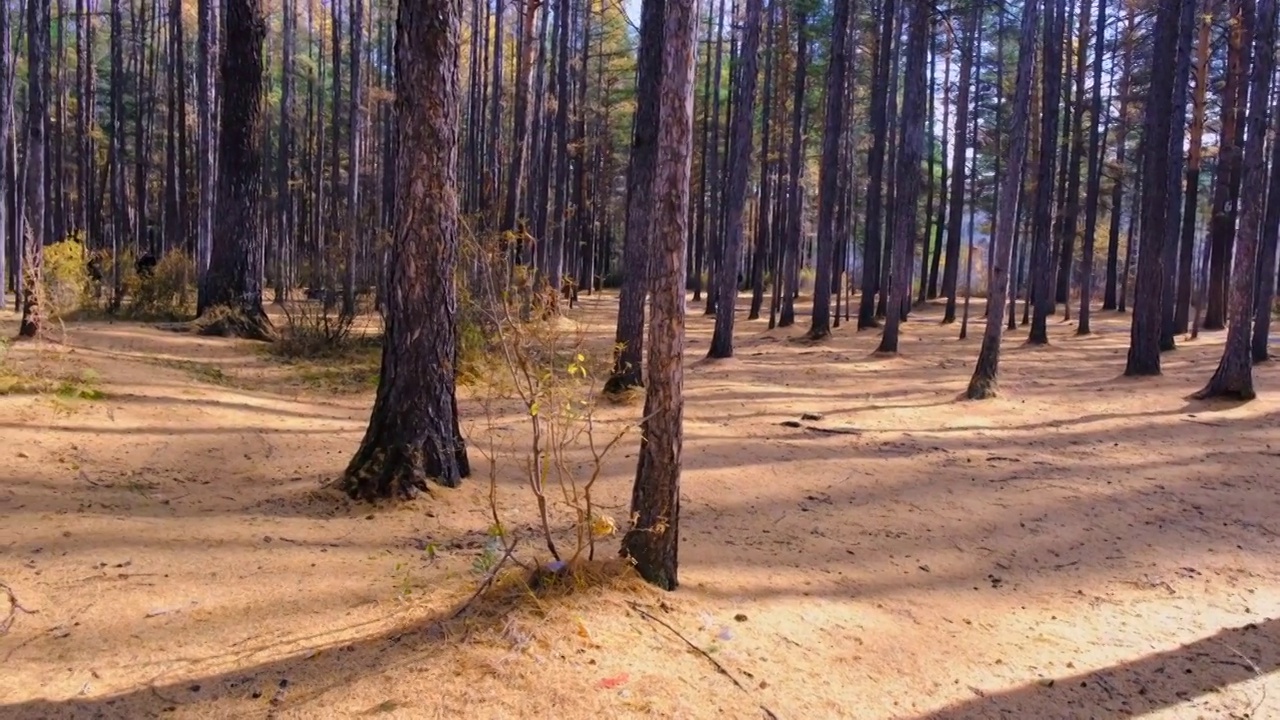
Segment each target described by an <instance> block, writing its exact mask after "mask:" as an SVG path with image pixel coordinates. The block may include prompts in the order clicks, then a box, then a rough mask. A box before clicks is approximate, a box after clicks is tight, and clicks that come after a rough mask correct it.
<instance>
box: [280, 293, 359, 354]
mask: <svg viewBox="0 0 1280 720" xmlns="http://www.w3.org/2000/svg"><path fill="white" fill-rule="evenodd" d="M283 307H284V316H285V323H284V327H282V328H280V333H279V337H278V338H277V339H276V341H275V342H274V343H272V344H271V352H272V354H274V355H278V356H280V357H283V358H286V359H289V360H304V359H316V358H336V357H341V356H342V355H344V354H345V353H347V352H348V351H349V350H350V349H351V346H352V343H353V340H355V337H354V333H353V329H354V327H355V316H354V315H353V314H350V313H344V312H342V311H341V310H339V309H326V308H325V307H324V305H323V304H322V303H317V302H296V303H285V304H284V306H283Z"/></svg>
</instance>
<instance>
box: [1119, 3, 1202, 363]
mask: <svg viewBox="0 0 1280 720" xmlns="http://www.w3.org/2000/svg"><path fill="white" fill-rule="evenodd" d="M1190 1H1191V0H1159V4H1158V5H1157V14H1156V26H1155V45H1154V48H1153V50H1152V53H1153V54H1152V67H1157V68H1159V67H1165V68H1169V67H1173V65H1174V63H1175V62H1177V53H1178V28H1179V25H1180V23H1181V19H1182V3H1183V2H1190ZM1172 102H1173V73H1171V72H1153V73H1152V74H1151V89H1150V91H1149V92H1148V94H1147V107H1146V118H1145V120H1144V122H1143V132H1142V137H1143V148H1144V149H1143V152H1142V238H1141V247H1140V248H1139V258H1138V278H1137V281H1136V285H1135V287H1134V300H1133V324H1132V326H1131V330H1130V335H1129V359H1128V363H1127V364H1126V366H1125V371H1124V374H1125V375H1129V376H1135V375H1159V374H1160V333H1161V331H1162V327H1161V325H1162V317H1161V305H1162V298H1163V292H1164V291H1163V286H1164V279H1165V272H1164V247H1165V243H1166V242H1167V238H1166V236H1165V232H1166V228H1167V227H1168V220H1169V213H1168V200H1169V193H1168V174H1169V170H1170V165H1171V159H1170V157H1169V155H1170V153H1169V137H1170V135H1171V128H1170V125H1171V123H1172V118H1173V109H1172V107H1171V103H1172Z"/></svg>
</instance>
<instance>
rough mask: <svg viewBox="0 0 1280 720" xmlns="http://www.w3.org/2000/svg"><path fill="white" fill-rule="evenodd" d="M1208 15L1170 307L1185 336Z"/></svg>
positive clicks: (1200, 46)
mask: <svg viewBox="0 0 1280 720" xmlns="http://www.w3.org/2000/svg"><path fill="white" fill-rule="evenodd" d="M1212 19H1213V16H1212V15H1211V14H1206V15H1205V16H1204V17H1202V18H1200V32H1199V37H1198V38H1197V40H1196V66H1195V67H1196V84H1195V92H1194V93H1193V94H1192V96H1191V150H1190V155H1189V156H1188V158H1187V172H1186V175H1187V178H1186V191H1185V194H1184V195H1183V206H1182V227H1181V238H1180V244H1181V247H1180V254H1179V259H1178V298H1177V307H1175V308H1174V315H1173V325H1174V332H1178V333H1186V332H1187V330H1188V323H1189V322H1190V319H1191V285H1192V282H1191V277H1192V275H1191V266H1192V263H1193V262H1194V258H1193V255H1194V252H1195V236H1196V206H1197V205H1198V203H1199V199H1200V158H1201V156H1202V155H1203V152H1204V150H1203V147H1202V146H1203V138H1204V116H1205V95H1206V93H1207V92H1208V89H1209V55H1210V52H1209V51H1210V46H1209V31H1210V30H1211V29H1212V22H1211V21H1212Z"/></svg>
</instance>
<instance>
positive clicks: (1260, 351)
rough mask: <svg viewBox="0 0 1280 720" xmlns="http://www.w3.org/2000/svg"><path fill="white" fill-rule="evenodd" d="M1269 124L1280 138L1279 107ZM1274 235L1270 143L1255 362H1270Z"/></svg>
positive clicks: (1276, 176) (1276, 151)
mask: <svg viewBox="0 0 1280 720" xmlns="http://www.w3.org/2000/svg"><path fill="white" fill-rule="evenodd" d="M1271 122H1272V125H1271V127H1272V133H1273V137H1276V138H1280V108H1273V109H1272V118H1271ZM1259 182H1261V181H1259ZM1277 236H1280V142H1278V141H1276V140H1272V141H1271V179H1270V182H1269V183H1268V188H1267V210H1266V214H1265V215H1264V216H1263V220H1262V235H1261V236H1260V237H1259V238H1258V242H1259V248H1258V291H1257V292H1258V297H1257V298H1256V300H1255V301H1254V311H1253V343H1252V347H1251V351H1252V357H1253V362H1255V363H1261V362H1266V361H1267V360H1270V359H1271V354H1270V351H1269V344H1270V343H1269V340H1270V335H1271V304H1272V302H1273V301H1274V300H1275V294H1276V275H1275V273H1274V272H1272V270H1273V269H1274V268H1275V266H1276V243H1277V239H1278V237H1277Z"/></svg>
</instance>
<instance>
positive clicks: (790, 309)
mask: <svg viewBox="0 0 1280 720" xmlns="http://www.w3.org/2000/svg"><path fill="white" fill-rule="evenodd" d="M795 24H796V64H795V77H794V79H793V81H792V91H793V95H792V97H791V157H790V161H789V162H788V166H789V168H790V175H789V178H788V181H789V183H790V187H789V188H788V190H787V202H788V208H787V232H786V237H785V238H784V239H783V249H782V259H783V262H782V277H781V278H780V281H781V282H780V284H781V287H782V296H781V298H780V300H781V307H780V310H779V312H778V327H788V326H790V325H793V324H795V321H796V310H795V299H796V293H797V292H798V291H799V285H798V280H799V277H800V247H801V237H800V236H801V233H802V231H803V228H804V217H803V214H802V212H801V211H802V210H803V208H804V199H803V197H804V196H803V185H802V183H801V182H800V177H801V175H803V174H804V145H805V142H804V141H805V137H804V98H805V84H806V83H805V80H806V77H807V76H808V73H809V33H808V24H809V16H808V13H807V12H806V11H805V9H804V8H796V9H795ZM777 281H778V280H775V282H777Z"/></svg>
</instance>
